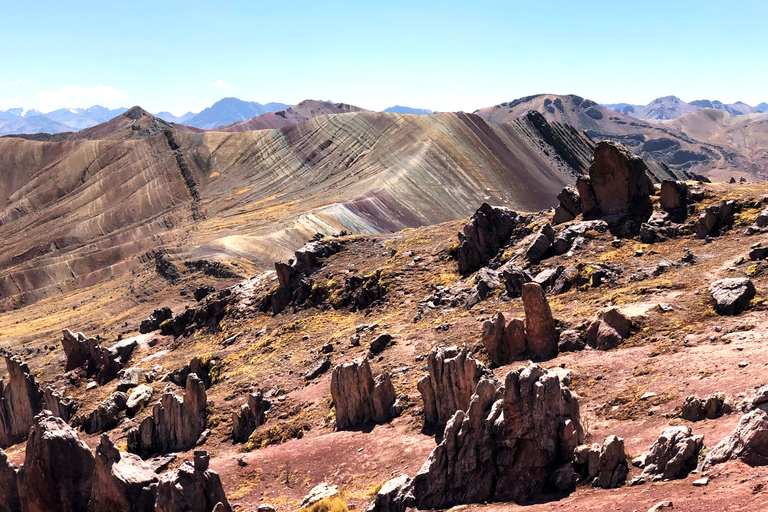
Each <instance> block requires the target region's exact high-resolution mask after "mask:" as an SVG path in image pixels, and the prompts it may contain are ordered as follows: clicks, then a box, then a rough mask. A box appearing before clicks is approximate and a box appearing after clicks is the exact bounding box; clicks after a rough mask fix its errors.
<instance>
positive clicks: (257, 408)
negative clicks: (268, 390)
mask: <svg viewBox="0 0 768 512" xmlns="http://www.w3.org/2000/svg"><path fill="white" fill-rule="evenodd" d="M270 407H272V403H271V402H270V401H269V400H266V399H265V398H264V395H263V394H262V393H261V391H259V392H258V393H250V394H249V395H248V403H245V404H243V405H242V406H241V407H240V413H239V414H238V413H237V412H233V413H232V441H233V442H234V443H244V442H246V441H247V440H248V437H250V435H251V434H252V433H253V431H254V430H256V429H257V428H258V427H260V426H261V425H263V424H264V422H265V421H266V420H267V415H266V412H267V411H268V410H269V409H270Z"/></svg>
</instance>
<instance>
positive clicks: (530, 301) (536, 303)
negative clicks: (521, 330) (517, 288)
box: [523, 283, 558, 361]
mask: <svg viewBox="0 0 768 512" xmlns="http://www.w3.org/2000/svg"><path fill="white" fill-rule="evenodd" d="M523 308H524V309H525V332H526V336H527V340H528V351H529V352H530V355H531V357H532V359H534V360H539V361H542V360H545V359H550V358H551V357H553V356H554V355H556V354H557V339H558V333H557V329H556V328H555V320H554V319H553V318H552V310H551V309H550V307H549V302H547V299H546V297H544V291H543V290H542V289H541V286H539V285H538V284H536V283H526V284H525V285H523Z"/></svg>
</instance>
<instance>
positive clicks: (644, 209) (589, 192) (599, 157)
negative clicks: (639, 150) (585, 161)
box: [577, 141, 654, 219]
mask: <svg viewBox="0 0 768 512" xmlns="http://www.w3.org/2000/svg"><path fill="white" fill-rule="evenodd" d="M646 171H647V167H646V165H645V162H644V161H643V159H642V158H640V157H639V156H636V155H635V154H633V153H632V151H630V149H629V148H627V147H626V146H624V145H623V144H619V143H615V142H610V141H601V142H598V143H597V146H595V152H594V155H593V159H592V165H591V166H590V168H589V179H583V177H580V178H579V180H578V182H577V185H578V188H579V196H580V197H581V200H582V206H583V209H584V218H585V219H589V218H595V217H600V216H603V215H617V214H628V213H637V214H646V213H647V214H648V215H650V213H651V199H650V196H651V194H653V192H654V190H653V182H652V181H651V178H650V177H649V176H648V174H647V172H646ZM585 196H586V198H588V199H587V200H586V201H585Z"/></svg>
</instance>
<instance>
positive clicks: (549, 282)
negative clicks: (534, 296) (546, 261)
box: [532, 265, 565, 290]
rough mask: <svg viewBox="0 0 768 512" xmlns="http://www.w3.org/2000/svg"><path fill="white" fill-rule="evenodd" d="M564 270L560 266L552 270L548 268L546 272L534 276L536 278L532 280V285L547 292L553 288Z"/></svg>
mask: <svg viewBox="0 0 768 512" xmlns="http://www.w3.org/2000/svg"><path fill="white" fill-rule="evenodd" d="M564 270H565V267H564V266H562V265H558V266H556V267H553V268H548V269H546V270H542V271H541V272H539V273H538V274H536V277H534V278H533V281H532V282H534V283H536V284H538V285H539V286H541V287H542V288H543V289H544V290H548V289H549V288H551V287H552V286H554V284H555V282H556V281H557V279H558V278H559V277H560V275H561V274H562V273H563V271H564Z"/></svg>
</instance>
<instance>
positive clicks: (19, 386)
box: [0, 355, 43, 448]
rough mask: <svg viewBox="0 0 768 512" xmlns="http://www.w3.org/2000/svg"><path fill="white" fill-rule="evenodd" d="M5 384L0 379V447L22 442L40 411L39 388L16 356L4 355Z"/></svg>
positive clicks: (25, 366) (41, 402) (41, 401)
mask: <svg viewBox="0 0 768 512" xmlns="http://www.w3.org/2000/svg"><path fill="white" fill-rule="evenodd" d="M5 366H6V367H7V368H8V381H7V382H3V381H2V380H0V448H7V447H8V446H10V445H12V444H16V443H18V442H20V441H23V440H24V439H25V438H26V437H27V434H28V432H29V427H31V426H32V423H33V421H34V417H35V415H37V414H38V413H40V411H42V410H43V400H42V396H41V393H40V388H39V387H38V386H37V382H35V377H34V376H33V375H32V372H30V371H29V367H28V366H27V365H26V363H24V362H23V361H22V360H21V358H20V357H19V356H9V355H6V356H5Z"/></svg>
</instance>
